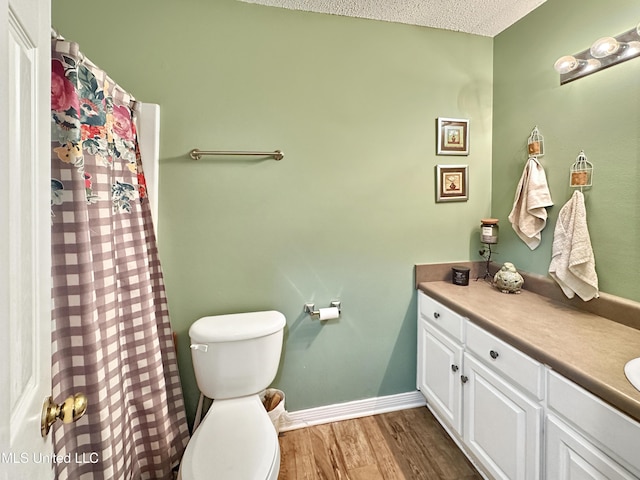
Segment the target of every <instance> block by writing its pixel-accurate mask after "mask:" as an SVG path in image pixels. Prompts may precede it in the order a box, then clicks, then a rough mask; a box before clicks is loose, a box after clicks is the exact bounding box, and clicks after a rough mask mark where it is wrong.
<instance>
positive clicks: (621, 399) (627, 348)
mask: <svg viewBox="0 0 640 480" xmlns="http://www.w3.org/2000/svg"><path fill="white" fill-rule="evenodd" d="M418 288H419V289H420V290H422V291H423V292H425V293H426V294H427V295H429V296H430V297H432V298H434V299H435V300H437V301H439V302H440V303H442V304H444V305H445V306H447V307H449V308H451V309H452V310H454V311H455V312H457V313H459V314H460V315H462V316H464V317H467V318H469V319H470V320H471V321H473V322H474V323H476V324H478V325H479V326H481V327H483V328H485V329H486V330H488V331H489V332H491V333H493V334H494V335H496V336H497V337H500V338H502V339H503V340H505V341H507V342H508V343H510V344H512V345H513V346H514V347H516V348H518V349H520V350H522V351H523V352H524V353H526V354H528V355H529V356H531V357H533V358H534V359H536V360H538V361H539V362H541V363H544V364H546V365H549V366H550V367H551V368H552V369H553V370H555V371H557V372H558V373H560V374H561V375H564V376H565V377H567V378H569V379H570V380H572V381H574V382H575V383H577V384H578V385H581V386H582V387H583V388H585V389H586V390H589V391H590V392H591V393H593V394H594V395H596V396H598V397H600V398H601V399H603V400H604V401H606V402H607V403H609V404H611V405H613V406H614V407H616V408H617V409H619V410H621V411H622V412H624V413H626V414H627V415H629V416H630V417H633V418H634V419H636V420H638V421H640V392H639V391H638V390H636V389H635V388H634V387H633V386H632V385H631V383H629V381H628V380H627V378H626V376H625V374H624V365H625V364H626V363H627V361H629V360H631V359H632V358H636V357H639V356H640V330H638V329H635V328H632V327H630V326H627V325H624V324H623V323H619V322H616V321H613V320H609V319H607V318H605V317H602V316H599V315H596V314H594V313H589V312H585V311H581V310H578V309H576V308H573V307H571V306H567V305H565V304H563V303H561V302H558V301H556V300H553V299H551V298H548V297H545V296H542V295H539V294H537V293H533V292H531V291H527V290H522V291H521V293H519V294H505V293H501V292H500V291H498V290H497V289H495V288H494V287H492V286H491V285H490V284H488V283H487V282H484V281H482V280H480V281H475V280H471V281H470V282H469V285H468V286H458V285H453V284H452V283H451V282H450V281H428V282H419V283H418Z"/></svg>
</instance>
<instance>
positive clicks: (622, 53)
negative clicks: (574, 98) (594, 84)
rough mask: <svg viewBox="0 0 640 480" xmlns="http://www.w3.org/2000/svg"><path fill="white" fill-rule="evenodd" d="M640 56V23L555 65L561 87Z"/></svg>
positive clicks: (601, 40)
mask: <svg viewBox="0 0 640 480" xmlns="http://www.w3.org/2000/svg"><path fill="white" fill-rule="evenodd" d="M638 56H640V23H639V24H638V25H636V26H635V27H633V28H632V29H630V30H627V31H626V32H623V33H621V34H619V35H617V36H615V37H602V38H599V39H598V40H596V41H595V42H593V45H591V47H590V48H589V49H587V50H584V51H582V52H580V53H576V54H574V55H565V56H563V57H560V58H559V59H558V60H556V63H555V64H554V65H553V68H555V70H556V72H558V73H559V74H560V85H564V84H565V83H568V82H571V81H573V80H577V79H578V78H582V77H586V76H587V75H591V74H592V73H595V72H598V71H600V70H603V69H605V68H608V67H612V66H613V65H617V64H619V63H622V62H626V61H627V60H631V59H632V58H636V57H638Z"/></svg>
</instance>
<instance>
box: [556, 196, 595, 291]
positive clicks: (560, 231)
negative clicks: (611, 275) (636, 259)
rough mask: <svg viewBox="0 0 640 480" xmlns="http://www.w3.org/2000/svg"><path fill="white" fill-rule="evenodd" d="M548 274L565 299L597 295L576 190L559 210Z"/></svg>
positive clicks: (582, 208) (583, 212)
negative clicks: (558, 286) (560, 289)
mask: <svg viewBox="0 0 640 480" xmlns="http://www.w3.org/2000/svg"><path fill="white" fill-rule="evenodd" d="M549 274H550V275H551V277H552V278H553V279H554V280H555V281H556V282H558V285H560V287H561V288H562V291H563V292H564V294H565V295H566V296H567V297H568V298H573V297H574V295H575V294H578V296H579V297H580V298H581V299H582V300H584V301H585V302H587V301H589V300H591V299H592V298H597V297H598V296H599V294H598V275H597V274H596V262H595V258H594V256H593V248H592V247H591V238H590V237H589V230H588V228H587V211H586V209H585V206H584V195H583V194H582V192H581V191H579V190H576V191H575V192H573V196H572V197H571V199H570V200H569V201H568V202H567V203H566V205H565V206H564V207H562V209H561V210H560V213H559V214H558V221H557V222H556V228H555V231H554V234H553V247H552V251H551V264H550V265H549Z"/></svg>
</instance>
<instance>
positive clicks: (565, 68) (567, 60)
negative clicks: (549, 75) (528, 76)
mask: <svg viewBox="0 0 640 480" xmlns="http://www.w3.org/2000/svg"><path fill="white" fill-rule="evenodd" d="M553 68H555V70H556V72H558V73H560V74H565V73H569V72H572V71H574V70H575V69H576V68H578V60H577V59H576V57H574V56H573V55H565V56H564V57H560V58H559V59H558V60H556V63H554V64H553Z"/></svg>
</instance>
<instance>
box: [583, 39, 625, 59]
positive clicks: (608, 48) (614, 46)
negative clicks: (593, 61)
mask: <svg viewBox="0 0 640 480" xmlns="http://www.w3.org/2000/svg"><path fill="white" fill-rule="evenodd" d="M619 49H620V43H619V42H618V41H617V40H616V39H615V38H613V37H602V38H599V39H598V40H596V41H595V42H593V45H591V49H590V50H589V51H590V52H591V56H592V57H593V58H604V57H608V56H609V55H613V54H614V53H616V52H617V51H618V50H619Z"/></svg>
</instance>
